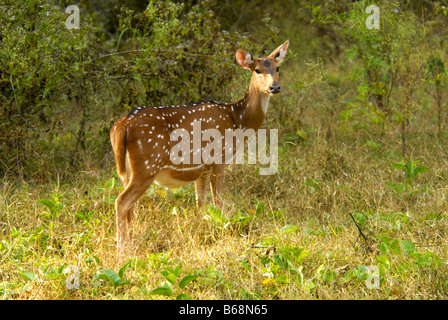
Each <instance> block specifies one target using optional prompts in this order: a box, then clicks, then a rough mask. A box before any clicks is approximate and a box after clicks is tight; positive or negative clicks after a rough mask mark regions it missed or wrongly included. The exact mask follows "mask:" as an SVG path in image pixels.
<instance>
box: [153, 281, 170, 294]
mask: <svg viewBox="0 0 448 320" xmlns="http://www.w3.org/2000/svg"><path fill="white" fill-rule="evenodd" d="M149 294H150V295H155V294H158V295H161V296H167V297H171V296H173V285H172V284H171V283H170V282H169V281H164V282H162V283H161V284H160V285H159V286H158V287H157V288H156V289H154V290H152V291H151V292H150V293H149Z"/></svg>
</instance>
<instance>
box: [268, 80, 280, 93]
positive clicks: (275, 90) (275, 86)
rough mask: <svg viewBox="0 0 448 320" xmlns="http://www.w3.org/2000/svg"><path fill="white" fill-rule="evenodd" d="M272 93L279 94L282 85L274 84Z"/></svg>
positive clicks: (271, 89) (271, 88)
mask: <svg viewBox="0 0 448 320" xmlns="http://www.w3.org/2000/svg"><path fill="white" fill-rule="evenodd" d="M269 90H270V91H271V93H279V92H280V83H278V82H274V83H273V84H272V85H271V87H270V88H269Z"/></svg>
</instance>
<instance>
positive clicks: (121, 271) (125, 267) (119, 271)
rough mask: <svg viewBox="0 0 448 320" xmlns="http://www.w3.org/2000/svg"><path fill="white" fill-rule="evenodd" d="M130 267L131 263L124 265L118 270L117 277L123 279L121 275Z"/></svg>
mask: <svg viewBox="0 0 448 320" xmlns="http://www.w3.org/2000/svg"><path fill="white" fill-rule="evenodd" d="M130 265H131V262H128V263H125V264H124V265H123V266H122V267H121V268H120V270H118V276H119V277H120V278H121V279H123V275H124V273H125V271H126V269H127V268H128V267H129V266H130Z"/></svg>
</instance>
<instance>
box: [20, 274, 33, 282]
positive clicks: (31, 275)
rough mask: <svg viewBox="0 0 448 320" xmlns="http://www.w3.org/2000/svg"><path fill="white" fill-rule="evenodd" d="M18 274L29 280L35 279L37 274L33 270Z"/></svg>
mask: <svg viewBox="0 0 448 320" xmlns="http://www.w3.org/2000/svg"><path fill="white" fill-rule="evenodd" d="M20 276H21V277H22V278H23V279H25V280H29V281H33V280H36V279H37V274H35V273H34V272H23V273H21V274H20Z"/></svg>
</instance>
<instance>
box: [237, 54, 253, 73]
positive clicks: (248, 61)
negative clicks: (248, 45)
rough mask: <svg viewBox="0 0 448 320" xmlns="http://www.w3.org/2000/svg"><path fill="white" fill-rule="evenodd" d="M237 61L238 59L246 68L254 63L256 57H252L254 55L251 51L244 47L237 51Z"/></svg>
mask: <svg viewBox="0 0 448 320" xmlns="http://www.w3.org/2000/svg"><path fill="white" fill-rule="evenodd" d="M236 61H238V64H239V65H240V66H241V67H243V68H244V69H249V70H250V67H251V66H252V64H253V63H254V59H252V56H251V54H250V53H249V52H247V51H246V50H244V49H238V50H237V52H236Z"/></svg>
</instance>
